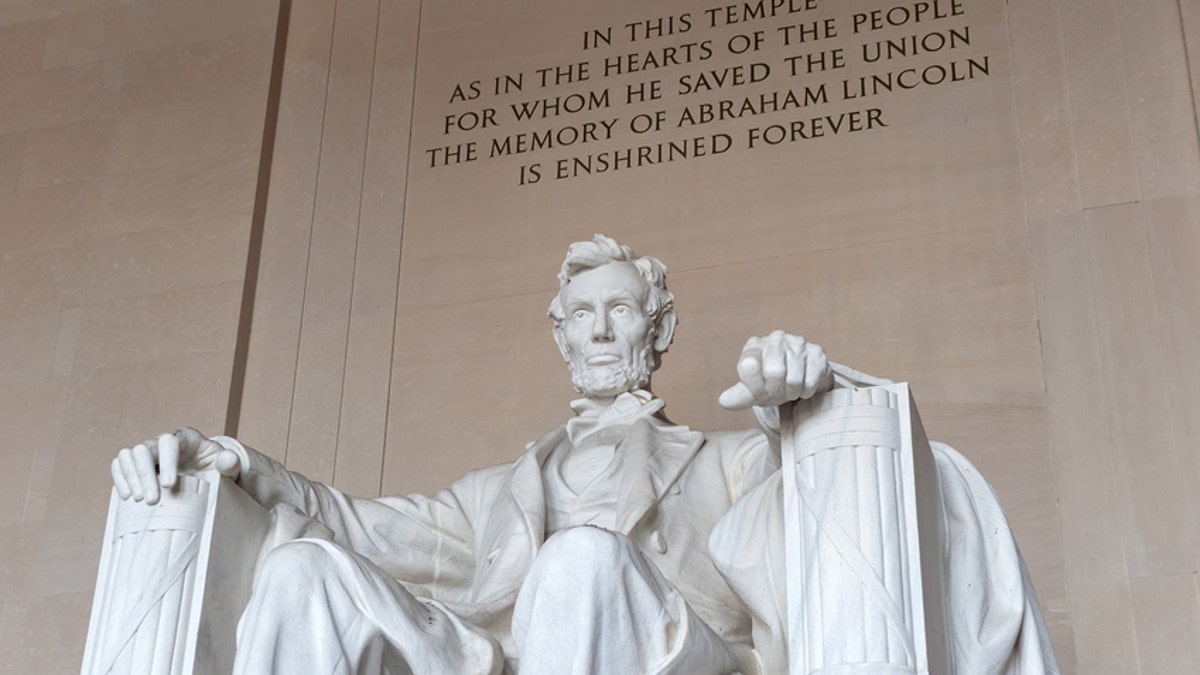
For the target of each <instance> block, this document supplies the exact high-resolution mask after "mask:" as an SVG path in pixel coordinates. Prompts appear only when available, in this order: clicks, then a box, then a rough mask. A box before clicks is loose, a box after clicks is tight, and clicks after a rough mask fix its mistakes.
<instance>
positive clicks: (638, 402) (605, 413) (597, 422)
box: [567, 389, 666, 443]
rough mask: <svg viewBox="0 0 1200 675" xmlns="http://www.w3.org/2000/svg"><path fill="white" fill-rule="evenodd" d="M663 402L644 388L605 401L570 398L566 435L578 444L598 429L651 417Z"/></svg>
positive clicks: (660, 408) (623, 424)
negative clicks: (571, 415) (570, 417)
mask: <svg viewBox="0 0 1200 675" xmlns="http://www.w3.org/2000/svg"><path fill="white" fill-rule="evenodd" d="M665 405H666V403H665V402H664V401H663V400H662V399H660V398H657V397H656V396H655V395H654V394H653V393H651V392H649V391H647V390H645V389H637V390H634V391H630V392H625V393H623V394H621V395H619V396H617V397H616V398H615V399H613V401H612V403H607V404H606V403H602V402H599V401H596V400H593V399H590V398H581V399H576V400H574V401H571V408H572V409H573V410H574V411H575V413H576V416H575V417H574V418H572V419H570V420H568V421H567V435H568V436H569V437H570V439H571V442H573V443H578V442H579V441H580V440H582V439H583V438H584V437H586V436H589V435H591V434H592V433H594V432H596V431H599V430H601V429H606V428H609V427H614V426H627V425H629V424H633V423H634V422H636V421H637V420H639V419H642V418H644V417H651V416H653V415H655V414H656V413H658V411H660V410H662V409H663V406H665Z"/></svg>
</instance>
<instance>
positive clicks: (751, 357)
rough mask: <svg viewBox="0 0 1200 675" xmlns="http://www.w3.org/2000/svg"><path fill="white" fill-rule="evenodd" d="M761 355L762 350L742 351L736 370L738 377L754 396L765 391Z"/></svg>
mask: <svg viewBox="0 0 1200 675" xmlns="http://www.w3.org/2000/svg"><path fill="white" fill-rule="evenodd" d="M762 361H763V356H762V350H760V349H754V350H749V349H747V350H745V351H743V352H742V358H741V359H740V360H738V365H737V372H738V379H739V380H741V381H742V384H743V385H745V387H746V388H747V389H748V390H749V391H750V393H751V394H752V395H754V396H758V395H761V394H762V393H764V392H765V391H766V387H765V384H764V382H763V363H762Z"/></svg>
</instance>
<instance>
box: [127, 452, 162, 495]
mask: <svg viewBox="0 0 1200 675" xmlns="http://www.w3.org/2000/svg"><path fill="white" fill-rule="evenodd" d="M133 465H134V467H136V468H137V476H138V482H139V483H141V486H142V494H143V495H144V496H145V498H146V503H147V504H157V503H158V495H159V489H158V475H157V473H158V472H157V471H155V470H154V455H152V454H151V453H150V448H149V447H147V446H146V444H145V443H138V444H137V445H135V446H133Z"/></svg>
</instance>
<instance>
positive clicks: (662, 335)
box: [550, 234, 676, 399]
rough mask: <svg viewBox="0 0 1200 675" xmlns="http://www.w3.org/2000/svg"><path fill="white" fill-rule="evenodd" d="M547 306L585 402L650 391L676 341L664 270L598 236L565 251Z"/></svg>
mask: <svg viewBox="0 0 1200 675" xmlns="http://www.w3.org/2000/svg"><path fill="white" fill-rule="evenodd" d="M558 283H559V287H558V295H556V296H555V297H554V300H553V302H551V303H550V318H551V319H553V320H554V340H555V342H557V343H558V348H559V350H560V351H561V352H562V355H563V360H564V361H566V362H567V365H568V366H570V368H571V383H572V384H573V385H574V386H575V389H576V390H577V391H579V392H580V393H582V394H583V395H584V396H587V397H589V398H600V399H603V398H612V397H614V396H617V395H618V394H621V393H624V392H627V391H633V390H635V389H640V388H644V387H647V386H649V384H650V375H651V373H653V372H654V371H655V370H657V369H658V366H659V364H660V363H661V362H662V355H663V353H665V352H666V351H667V347H669V346H671V339H672V338H673V337H674V335H675V324H676V318H675V310H674V309H673V308H672V305H673V304H674V301H675V296H673V295H671V292H670V291H668V290H667V268H666V266H665V265H663V264H662V263H661V262H659V261H658V260H656V259H655V258H649V257H641V256H638V255H637V254H636V253H634V252H633V250H632V249H630V248H629V247H628V246H625V245H623V244H619V243H617V242H616V241H614V240H613V239H611V238H609V237H606V236H604V235H602V234H597V235H596V236H595V237H593V238H592V240H591V241H580V242H576V243H574V244H571V246H570V248H568V249H567V257H566V259H565V260H563V264H562V270H561V271H560V272H559V273H558Z"/></svg>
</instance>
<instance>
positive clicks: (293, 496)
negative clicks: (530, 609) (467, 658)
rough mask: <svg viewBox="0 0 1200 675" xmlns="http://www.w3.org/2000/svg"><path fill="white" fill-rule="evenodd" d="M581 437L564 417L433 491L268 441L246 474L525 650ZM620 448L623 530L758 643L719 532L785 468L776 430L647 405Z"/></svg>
mask: <svg viewBox="0 0 1200 675" xmlns="http://www.w3.org/2000/svg"><path fill="white" fill-rule="evenodd" d="M569 442H570V441H569V439H568V438H567V433H566V430H565V427H558V428H556V429H554V430H553V431H551V432H550V433H548V434H546V435H545V436H543V437H542V438H541V439H539V440H538V441H536V442H534V443H532V444H531V445H530V446H529V448H528V450H527V451H526V452H525V454H524V455H523V456H521V457H520V458H519V459H518V460H517V461H515V462H513V463H511V464H502V465H498V466H493V467H489V468H486V469H481V470H478V471H472V472H470V473H468V474H466V475H465V476H463V477H462V478H461V479H459V480H457V481H455V482H454V484H453V485H451V486H450V487H449V488H448V489H446V490H442V491H441V492H438V493H437V494H435V495H433V496H432V497H425V496H408V497H384V498H379V499H360V498H356V497H351V496H348V495H345V494H343V493H341V492H340V491H338V490H336V489H334V488H331V487H328V486H326V485H322V484H319V483H314V482H311V481H309V480H307V479H306V478H304V477H303V476H300V475H299V474H295V473H292V472H289V471H287V470H286V469H285V468H284V467H283V466H282V465H280V464H279V463H277V462H275V461H274V460H272V459H270V458H268V457H266V456H265V455H262V454H259V453H254V452H251V453H250V466H249V467H247V468H246V470H245V471H244V472H243V474H242V476H241V478H240V479H239V484H241V485H242V487H243V488H244V489H245V490H246V491H247V492H249V493H250V494H251V495H252V496H253V497H254V498H255V499H256V500H258V501H259V502H260V503H262V504H263V505H264V506H267V507H268V508H271V507H275V506H277V505H289V506H291V507H294V508H295V509H297V510H299V511H300V512H302V513H303V514H304V515H306V516H308V517H309V518H312V519H313V520H316V521H318V522H319V523H322V524H323V525H325V526H326V527H328V528H329V530H330V533H331V536H332V539H333V540H334V541H335V542H336V543H338V544H340V545H342V546H344V547H346V548H348V549H350V550H353V551H355V552H357V553H359V554H361V555H363V556H365V557H367V558H369V559H370V560H371V561H373V562H374V563H375V564H376V565H378V566H379V567H380V568H381V569H382V570H384V571H385V572H386V573H388V574H389V575H391V576H393V577H395V578H396V579H398V580H399V581H400V582H401V583H402V584H404V585H405V587H406V588H408V589H409V590H410V591H411V592H412V593H413V594H414V595H416V596H418V597H426V598H431V599H435V600H438V601H440V602H442V603H443V604H445V605H446V606H447V607H448V608H450V609H451V610H452V611H454V612H455V613H456V614H458V615H459V616H460V617H462V618H464V619H466V620H468V621H471V622H472V623H474V624H476V625H478V626H480V627H482V628H485V629H487V630H488V631H489V632H490V633H491V634H492V635H493V636H494V637H496V638H497V640H498V641H499V642H500V644H501V645H502V646H503V647H504V650H505V652H506V655H507V656H509V657H512V656H515V654H513V649H514V648H513V643H512V639H511V626H510V624H511V615H512V608H513V604H514V603H515V601H516V597H517V593H518V592H519V591H520V589H521V584H522V582H523V581H524V579H525V576H526V574H527V573H528V571H529V568H530V566H531V565H532V564H533V560H534V557H535V556H536V555H537V552H538V549H539V548H540V546H541V545H542V543H543V541H544V540H545V524H546V497H545V490H544V487H543V482H542V467H543V465H544V464H545V462H546V460H547V458H548V457H549V456H550V454H551V453H552V452H553V451H554V450H555V449H556V448H558V447H559V446H560V445H561V444H564V443H569ZM617 458H618V461H620V463H621V464H620V469H619V471H620V480H619V488H618V495H617V514H616V530H617V531H618V532H620V533H622V534H626V535H628V536H629V537H630V538H631V539H632V540H633V541H634V542H635V543H636V544H637V546H638V548H639V549H640V550H641V551H642V553H643V554H645V555H646V557H647V558H648V559H649V560H650V561H651V562H653V563H654V565H655V566H656V567H657V568H658V569H659V571H661V572H662V574H663V576H664V577H665V578H666V579H667V581H668V582H670V583H671V584H672V585H673V586H674V587H675V588H676V589H677V590H679V592H680V593H681V594H682V595H683V597H684V598H685V599H686V600H687V601H688V604H689V605H690V606H691V607H692V609H693V610H694V611H695V612H696V614H697V615H698V616H699V617H700V618H701V619H703V620H704V622H705V623H707V624H708V625H709V626H710V627H711V628H712V629H713V630H714V631H715V632H716V633H717V634H718V635H720V636H722V637H723V638H725V639H726V640H727V641H729V642H734V643H743V644H749V643H750V641H751V623H752V622H751V617H750V614H749V613H748V611H747V609H746V607H745V606H744V605H743V603H742V601H741V600H740V599H739V598H738V596H737V594H735V593H734V592H733V591H732V590H731V589H730V587H729V586H728V584H727V583H726V582H725V580H724V579H723V578H722V576H721V575H720V574H719V573H718V572H717V570H716V568H715V567H714V565H713V561H712V557H711V556H710V554H709V548H708V542H709V537H710V534H711V533H712V530H713V528H714V527H715V525H716V524H717V522H718V521H719V520H720V519H721V518H722V517H723V516H724V515H725V514H726V513H727V512H728V511H729V509H730V507H731V506H732V505H733V503H734V502H736V501H737V500H738V499H740V498H741V497H742V496H743V495H744V494H746V493H747V492H749V491H750V490H751V489H753V488H754V487H755V486H757V485H758V484H760V483H762V482H763V481H764V480H765V479H766V478H767V477H768V476H769V475H771V474H772V473H773V472H775V471H776V470H777V469H778V468H779V458H778V456H777V455H775V454H774V453H773V452H772V451H771V449H770V446H769V444H768V442H767V439H766V437H765V436H764V435H763V434H762V433H761V432H759V431H742V432H710V433H701V432H698V431H693V430H691V429H688V428H687V427H679V426H672V425H669V424H667V423H665V422H662V421H661V420H657V419H647V418H643V419H641V420H639V421H637V422H635V423H634V424H632V425H630V427H629V430H628V433H627V434H626V435H625V437H624V439H623V440H621V441H620V442H619V444H618V446H617ZM761 544H762V543H761V542H745V545H746V546H747V547H754V546H760V545H761Z"/></svg>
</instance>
